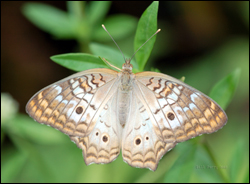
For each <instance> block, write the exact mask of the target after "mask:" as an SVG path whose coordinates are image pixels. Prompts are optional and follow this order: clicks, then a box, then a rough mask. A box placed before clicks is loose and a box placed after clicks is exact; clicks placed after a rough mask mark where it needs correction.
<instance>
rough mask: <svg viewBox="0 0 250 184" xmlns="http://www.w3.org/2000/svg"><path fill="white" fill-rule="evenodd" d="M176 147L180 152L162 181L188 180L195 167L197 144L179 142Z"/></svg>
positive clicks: (178, 181)
mask: <svg viewBox="0 0 250 184" xmlns="http://www.w3.org/2000/svg"><path fill="white" fill-rule="evenodd" d="M181 144H182V145H181V146H179V147H178V148H179V149H180V148H181V150H180V151H179V152H180V153H181V154H180V156H179V157H178V159H177V160H176V162H175V163H174V165H173V166H172V167H171V168H170V169H169V171H168V172H167V173H166V175H165V178H164V181H163V182H166V183H176V182H177V183H180V182H181V183H183V182H185V183H186V182H189V180H190V177H191V174H192V172H193V170H194V168H195V153H196V149H197V146H196V145H195V144H191V142H190V141H189V142H185V143H181Z"/></svg>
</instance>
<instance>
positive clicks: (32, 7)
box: [22, 3, 74, 38]
mask: <svg viewBox="0 0 250 184" xmlns="http://www.w3.org/2000/svg"><path fill="white" fill-rule="evenodd" d="M22 12H23V14H24V15H25V16H26V18H27V19H29V20H30V21H31V22H32V23H33V24H35V25H36V26H37V27H39V28H40V29H42V30H44V31H46V32H48V33H50V34H52V35H53V36H55V37H57V38H73V37H74V24H73V23H72V22H71V21H70V19H69V16H68V14H67V13H66V12H64V11H62V10H59V9H57V8H54V7H52V6H49V5H45V4H41V3H26V4H25V5H24V6H23V9H22Z"/></svg>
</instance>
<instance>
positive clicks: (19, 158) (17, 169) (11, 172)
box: [1, 148, 28, 183]
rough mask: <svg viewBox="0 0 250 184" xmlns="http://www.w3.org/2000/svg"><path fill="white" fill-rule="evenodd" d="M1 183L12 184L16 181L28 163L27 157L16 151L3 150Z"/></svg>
mask: <svg viewBox="0 0 250 184" xmlns="http://www.w3.org/2000/svg"><path fill="white" fill-rule="evenodd" d="M1 158H2V163H1V183H12V182H13V181H15V178H16V176H18V175H19V174H20V173H21V172H22V170H23V167H24V166H25V164H26V162H27V159H28V158H27V155H25V154H23V153H22V152H19V151H17V150H16V149H15V150H14V149H13V148H12V149H9V150H7V149H3V150H2V151H1Z"/></svg>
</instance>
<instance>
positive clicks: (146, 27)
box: [134, 1, 159, 71]
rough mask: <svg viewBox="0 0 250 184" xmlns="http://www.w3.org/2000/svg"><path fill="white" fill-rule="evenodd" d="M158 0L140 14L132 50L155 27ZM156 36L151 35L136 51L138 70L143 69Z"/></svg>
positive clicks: (152, 32)
mask: <svg viewBox="0 0 250 184" xmlns="http://www.w3.org/2000/svg"><path fill="white" fill-rule="evenodd" d="M158 4H159V3H158V1H154V2H153V3H152V4H151V5H150V6H149V7H148V8H147V9H146V10H145V11H144V13H143V14H142V16H141V18H140V20H139V23H138V26H137V30H136V35H135V40H134V51H135V52H136V50H137V49H138V48H139V47H140V46H142V44H144V43H145V42H146V41H147V40H148V39H149V38H150V36H152V35H153V34H154V33H155V32H156V29H157V13H158ZM155 39H156V36H153V37H152V38H151V39H150V40H149V41H148V42H147V43H146V44H145V45H143V47H142V48H141V49H140V50H139V51H138V52H137V53H136V55H135V58H136V61H137V63H138V65H139V70H140V71H143V69H144V67H145V65H146V63H147V60H148V58H149V56H150V53H151V51H152V49H153V46H154V43H155Z"/></svg>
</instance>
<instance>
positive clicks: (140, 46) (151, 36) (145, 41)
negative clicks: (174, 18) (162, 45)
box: [130, 29, 161, 60]
mask: <svg viewBox="0 0 250 184" xmlns="http://www.w3.org/2000/svg"><path fill="white" fill-rule="evenodd" d="M160 31H161V29H158V30H157V31H156V32H155V33H154V34H153V35H152V36H150V38H149V39H147V41H145V43H144V44H142V45H141V46H140V47H139V48H138V49H137V50H136V51H135V53H134V54H133V56H132V57H131V59H130V60H132V58H133V57H134V56H135V54H136V53H137V51H138V50H140V48H142V46H143V45H145V44H146V43H147V42H148V41H149V40H150V39H151V38H152V37H153V36H154V35H156V34H157V33H159V32H160Z"/></svg>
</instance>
